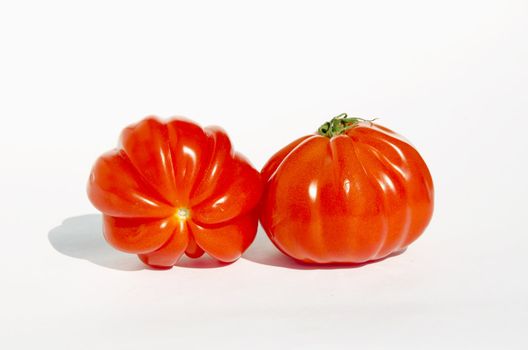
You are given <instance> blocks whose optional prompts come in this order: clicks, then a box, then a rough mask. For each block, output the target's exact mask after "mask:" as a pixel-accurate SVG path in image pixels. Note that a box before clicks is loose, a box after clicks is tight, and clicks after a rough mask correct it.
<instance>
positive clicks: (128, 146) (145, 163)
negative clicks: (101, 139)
mask: <svg viewBox="0 0 528 350" xmlns="http://www.w3.org/2000/svg"><path fill="white" fill-rule="evenodd" d="M87 192H88V197H89V199H90V201H91V202H92V204H93V205H94V206H95V207H96V208H97V209H99V210H100V211H101V212H102V213H103V232H104V236H105V238H106V240H107V241H108V242H109V243H110V244H111V245H112V246H114V247H115V248H116V249H119V250H122V251H125V252H128V253H133V254H137V255H138V256H139V258H140V259H141V260H142V261H143V262H144V263H146V264H148V265H150V266H154V267H170V266H173V265H174V264H175V263H177V262H178V260H179V259H180V258H181V256H182V255H183V254H186V255H187V256H189V257H192V258H198V257H200V256H202V255H203V254H204V253H208V254H209V255H211V256H212V257H214V258H216V259H218V260H220V261H222V262H232V261H235V260H237V259H238V258H239V257H240V256H241V255H242V253H243V252H244V251H245V250H246V249H247V248H248V247H249V245H250V244H251V242H252V241H253V239H254V238H255V234H256V231H257V223H258V208H257V207H258V203H259V200H260V196H261V193H262V181H261V176H260V174H259V172H258V171H257V170H255V169H254V168H253V167H252V166H251V164H250V163H249V162H248V161H247V160H246V159H245V158H244V157H243V156H242V155H240V154H239V153H236V152H235V151H234V150H233V149H232V147H231V142H230V141H229V138H228V136H227V134H226V133H225V132H224V131H223V130H222V129H220V128H218V127H207V128H201V127H200V126H199V125H197V124H195V123H194V122H192V121H189V120H186V119H183V118H174V119H171V120H169V121H160V120H158V119H157V118H155V117H148V118H146V119H144V120H142V121H140V122H139V123H137V124H134V125H131V126H129V127H127V128H125V129H124V130H123V131H122V133H121V137H120V141H119V145H118V147H117V148H116V149H114V150H112V151H110V152H107V153H105V154H103V155H102V156H101V157H99V159H97V161H96V162H95V165H94V166H93V168H92V172H91V174H90V178H89V181H88V188H87Z"/></svg>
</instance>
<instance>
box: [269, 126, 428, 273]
mask: <svg viewBox="0 0 528 350" xmlns="http://www.w3.org/2000/svg"><path fill="white" fill-rule="evenodd" d="M261 174H262V177H263V180H264V182H265V185H264V186H265V190H264V194H263V198H262V204H261V206H262V208H261V214H260V221H261V224H262V226H263V228H264V230H265V231H266V233H267V234H268V236H269V238H270V239H271V240H272V242H273V243H274V244H275V245H276V246H277V248H278V249H279V250H281V251H282V252H283V253H285V254H286V255H289V256H290V257H292V258H294V259H296V260H299V261H302V262H306V263H317V264H331V263H338V264H339V263H362V262H366V261H371V260H377V259H381V258H383V257H386V256H388V255H390V254H391V253H394V252H397V251H400V250H402V249H404V248H406V247H407V246H408V245H409V244H411V243H412V242H413V241H415V240H416V239H417V238H418V237H419V236H420V235H421V234H422V232H423V231H424V230H425V228H426V226H427V225H428V223H429V221H430V219H431V216H432V213H433V197H434V189H433V183H432V178H431V175H430V173H429V170H428V168H427V165H426V164H425V162H424V161H423V159H422V158H421V156H420V155H419V154H418V152H417V151H416V150H415V149H414V148H413V147H412V146H411V145H410V144H409V143H408V142H407V141H406V140H405V139H403V138H402V137H401V136H399V135H397V134H396V133H394V132H392V131H391V130H389V129H387V128H385V127H382V126H379V125H377V124H374V123H371V122H361V123H358V124H357V125H354V126H353V127H351V128H349V129H348V130H346V131H345V132H344V133H343V134H341V135H337V136H332V137H330V138H329V137H325V136H321V135H307V136H304V137H301V138H300V139H298V140H296V141H294V142H292V143H291V144H289V145H287V146H286V147H284V148H283V149H282V150H280V151H279V152H277V153H276V154H275V155H274V156H273V157H271V159H270V160H269V161H268V162H267V164H266V165H265V166H264V168H263V169H262V171H261Z"/></svg>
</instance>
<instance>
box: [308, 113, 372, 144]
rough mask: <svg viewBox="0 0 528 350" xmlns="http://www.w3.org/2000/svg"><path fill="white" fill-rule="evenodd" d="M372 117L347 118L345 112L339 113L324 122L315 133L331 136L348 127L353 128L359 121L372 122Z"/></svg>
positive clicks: (343, 131) (340, 132) (344, 130)
mask: <svg viewBox="0 0 528 350" xmlns="http://www.w3.org/2000/svg"><path fill="white" fill-rule="evenodd" d="M376 119H377V118H374V119H363V118H358V117H353V118H349V117H348V115H347V114H346V113H341V114H339V115H338V116H335V117H333V118H332V119H331V120H330V121H328V122H326V123H324V124H323V125H321V126H320V127H319V129H317V133H318V134H319V135H321V136H326V137H328V138H332V137H334V136H338V135H342V134H344V133H345V132H346V131H347V130H348V129H350V128H353V127H354V126H356V125H357V124H359V123H361V122H368V123H372V122H373V121H375V120H376Z"/></svg>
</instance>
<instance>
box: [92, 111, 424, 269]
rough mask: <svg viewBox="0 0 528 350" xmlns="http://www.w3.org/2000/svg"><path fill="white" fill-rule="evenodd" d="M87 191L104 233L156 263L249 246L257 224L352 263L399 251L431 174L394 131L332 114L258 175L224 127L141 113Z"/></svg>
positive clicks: (305, 248) (315, 257)
mask: <svg viewBox="0 0 528 350" xmlns="http://www.w3.org/2000/svg"><path fill="white" fill-rule="evenodd" d="M88 195H89V198H90V200H91V202H92V203H93V204H94V206H95V207H96V208H97V209H99V210H100V211H101V212H103V214H104V215H103V218H104V220H103V223H104V224H103V225H104V228H103V231H104V235H105V238H106V240H107V241H108V242H109V243H110V244H111V245H112V246H114V247H115V248H117V249H119V250H122V251H125V252H128V253H134V254H137V255H138V256H139V258H140V259H141V260H142V261H143V262H144V263H146V264H148V265H150V266H154V267H170V266H173V265H174V264H175V263H177V261H178V260H179V259H180V258H181V257H182V255H183V254H185V255H187V256H188V257H191V258H198V257H200V256H202V255H203V254H204V253H205V252H206V253H207V254H209V255H210V256H212V257H214V258H216V259H218V260H220V261H223V262H232V261H235V260H236V259H238V258H239V257H240V256H241V255H242V253H243V252H244V251H245V250H246V249H247V248H248V247H249V245H250V244H251V242H252V241H253V239H254V238H255V234H256V231H257V226H258V220H259V218H260V222H261V224H262V226H263V228H264V230H265V231H266V233H267V234H268V236H269V238H270V239H271V241H272V242H273V243H274V244H275V246H276V247H277V248H278V249H279V250H280V251H282V252H283V253H285V254H287V255H289V256H290V257H292V258H294V259H296V260H298V261H302V262H307V263H320V264H326V263H361V262H365V261H369V260H375V259H380V258H383V257H385V256H388V255H390V254H391V253H393V252H396V251H399V250H402V249H404V248H405V247H407V246H408V245H409V244H410V243H411V242H413V241H414V240H415V239H416V238H418V236H419V235H420V234H421V233H422V232H423V231H424V229H425V227H426V226H427V224H428V223H429V220H430V218H431V215H432V211H433V184H432V179H431V175H430V173H429V170H428V169H427V166H426V164H425V162H424V161H423V159H422V158H421V157H420V155H419V154H418V152H417V151H416V150H415V149H414V148H413V147H412V146H411V145H410V144H409V143H408V142H407V141H406V140H404V139H403V138H402V137H401V136H399V135H397V134H395V133H394V132H392V131H390V130H389V129H386V128H384V127H382V126H379V125H377V124H374V123H372V122H371V121H366V120H363V119H360V118H348V117H347V116H346V114H342V115H339V116H337V117H335V118H333V119H332V120H331V121H329V122H327V123H325V124H323V125H322V126H321V127H320V128H319V129H318V131H317V133H315V134H312V135H307V136H303V137H301V138H299V139H297V140H295V141H293V142H292V143H290V144H289V145H287V146H286V147H284V148H283V149H281V150H280V151H279V152H277V153H276V154H275V155H273V156H272V157H271V159H270V160H269V161H268V162H267V164H266V165H265V166H264V168H263V169H262V171H261V172H260V173H259V172H258V171H257V170H255V169H254V168H253V167H252V166H251V164H250V163H249V162H248V160H247V159H246V158H244V157H243V156H242V155H241V154H239V153H237V152H235V151H234V150H233V148H232V146H231V142H230V140H229V138H228V136H227V134H226V133H225V131H224V130H222V129H221V128H218V127H207V128H201V127H200V126H199V125H197V124H195V123H193V122H192V121H189V120H186V119H183V118H174V119H172V120H169V121H160V120H158V119H157V118H154V117H149V118H146V119H144V120H142V121H141V122H139V123H137V124H135V125H132V126H129V127H127V128H126V129H124V130H123V132H122V134H121V137H120V141H119V145H118V147H117V148H116V149H114V150H112V151H110V152H108V153H106V154H103V155H102V156H101V157H99V159H98V160H97V161H96V163H95V165H94V166H93V169H92V172H91V175H90V179H89V183H88Z"/></svg>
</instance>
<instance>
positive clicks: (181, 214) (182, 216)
mask: <svg viewBox="0 0 528 350" xmlns="http://www.w3.org/2000/svg"><path fill="white" fill-rule="evenodd" d="M174 216H175V217H176V218H177V219H178V220H180V221H185V220H187V219H188V218H189V217H190V216H191V213H190V211H189V209H187V208H178V209H177V210H176V212H175V213H174Z"/></svg>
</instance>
